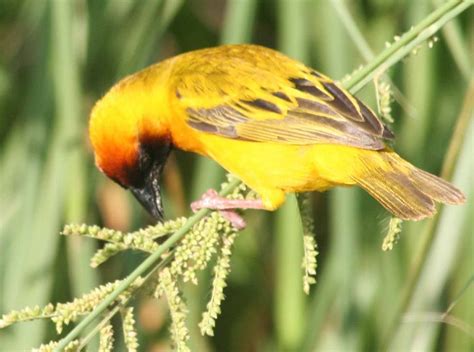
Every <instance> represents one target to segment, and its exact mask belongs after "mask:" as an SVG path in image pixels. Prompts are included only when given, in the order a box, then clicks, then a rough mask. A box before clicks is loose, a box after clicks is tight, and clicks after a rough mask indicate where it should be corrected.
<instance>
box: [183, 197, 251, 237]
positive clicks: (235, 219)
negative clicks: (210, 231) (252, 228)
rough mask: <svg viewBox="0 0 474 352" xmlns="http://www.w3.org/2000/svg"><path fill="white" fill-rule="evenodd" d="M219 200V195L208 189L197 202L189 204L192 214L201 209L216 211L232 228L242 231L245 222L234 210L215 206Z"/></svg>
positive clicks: (220, 198)
mask: <svg viewBox="0 0 474 352" xmlns="http://www.w3.org/2000/svg"><path fill="white" fill-rule="evenodd" d="M220 200H222V197H221V196H220V195H219V193H217V192H216V191H215V190H213V189H209V190H207V191H206V192H205V193H204V194H203V195H202V196H201V198H200V199H199V200H197V201H194V202H192V203H191V209H192V211H193V212H197V211H199V210H201V209H203V208H208V209H215V210H218V211H219V213H220V214H221V215H222V216H223V217H224V218H225V219H226V220H228V221H229V222H230V223H231V224H232V226H233V227H234V228H236V229H237V230H242V229H244V228H245V227H246V226H247V224H246V223H245V220H244V219H243V218H242V217H241V216H240V215H239V214H237V212H236V211H234V210H231V209H225V208H223V207H221V208H220V207H219V206H218V204H217V203H218V202H219V201H220Z"/></svg>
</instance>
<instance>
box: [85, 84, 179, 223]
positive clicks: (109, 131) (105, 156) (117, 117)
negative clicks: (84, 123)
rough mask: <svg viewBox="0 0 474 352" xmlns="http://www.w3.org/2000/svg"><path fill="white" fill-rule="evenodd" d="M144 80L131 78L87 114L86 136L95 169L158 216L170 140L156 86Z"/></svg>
mask: <svg viewBox="0 0 474 352" xmlns="http://www.w3.org/2000/svg"><path fill="white" fill-rule="evenodd" d="M145 78H146V77H145ZM146 81H147V80H146V79H143V77H140V76H138V77H134V76H131V77H129V78H128V79H125V80H123V81H122V82H119V83H118V84H117V85H116V86H115V87H113V88H112V89H111V90H110V91H109V92H108V93H107V94H106V95H105V96H104V97H103V98H102V99H101V100H99V101H98V102H97V103H96V105H95V106H94V108H93V110H92V113H91V117H90V121H89V137H90V140H91V143H92V147H93V149H94V155H95V161H96V165H97V167H98V168H99V169H100V170H101V171H102V172H103V173H105V174H106V175H107V176H108V177H110V178H111V179H112V180H114V181H115V182H117V183H118V184H120V185H121V186H122V187H124V188H126V189H129V190H130V191H131V192H132V193H133V195H134V196H135V197H136V198H137V200H138V201H139V202H140V203H141V204H142V205H143V207H144V208H145V209H146V210H147V211H148V212H149V213H150V214H151V215H152V216H153V217H154V218H156V219H158V220H161V219H162V218H163V207H162V200H161V189H160V177H161V173H162V171H163V167H164V165H165V162H166V159H167V157H168V154H169V152H170V150H171V139H170V137H169V130H168V128H167V125H166V122H165V120H164V118H163V117H160V116H158V115H157V114H158V112H159V111H160V110H159V109H158V107H159V106H157V105H159V102H160V98H159V90H156V89H154V88H153V87H150V86H146V84H147V82H146Z"/></svg>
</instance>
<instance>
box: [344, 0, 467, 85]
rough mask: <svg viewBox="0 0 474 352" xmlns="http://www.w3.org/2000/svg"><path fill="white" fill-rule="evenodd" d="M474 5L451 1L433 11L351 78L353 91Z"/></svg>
mask: <svg viewBox="0 0 474 352" xmlns="http://www.w3.org/2000/svg"><path fill="white" fill-rule="evenodd" d="M473 3H474V0H464V1H463V0H451V1H448V2H446V3H445V4H444V5H443V6H441V7H440V8H438V9H437V10H435V11H433V12H432V13H431V14H430V15H429V16H427V17H426V18H425V19H424V20H422V21H421V22H420V23H419V24H417V25H416V26H414V27H413V28H412V29H411V30H409V31H408V32H406V33H405V34H404V35H402V36H401V38H400V40H398V41H396V42H395V43H393V44H392V45H391V46H390V47H389V48H387V49H385V50H384V51H382V53H381V54H380V55H378V56H377V57H376V58H375V59H374V60H373V61H372V62H370V63H369V64H368V65H367V66H366V67H364V69H363V70H360V71H357V72H356V73H354V75H353V76H352V77H351V83H352V87H351V88H353V89H355V90H356V91H357V90H359V89H361V88H362V87H363V86H364V85H366V84H367V83H368V82H369V81H370V80H371V79H372V77H373V75H372V76H368V75H367V73H368V72H371V73H373V72H384V71H386V70H387V69H388V68H389V67H390V66H392V65H393V64H394V63H396V62H398V61H400V60H401V59H402V58H403V57H404V56H406V55H407V54H409V53H410V52H411V51H412V50H413V49H415V48H416V47H417V46H418V45H419V44H421V43H423V42H424V41H425V40H427V39H428V38H430V37H431V36H433V35H434V34H435V33H436V32H437V31H438V30H439V29H440V28H441V27H442V26H443V25H444V24H445V23H446V22H448V21H449V20H451V19H452V18H454V17H456V16H458V15H459V14H460V13H462V12H463V11H464V10H466V9H467V8H468V7H469V6H471V5H472V4H473Z"/></svg>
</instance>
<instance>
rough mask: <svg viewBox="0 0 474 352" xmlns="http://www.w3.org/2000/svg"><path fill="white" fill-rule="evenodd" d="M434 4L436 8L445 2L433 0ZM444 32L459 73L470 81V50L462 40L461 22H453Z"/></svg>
mask: <svg viewBox="0 0 474 352" xmlns="http://www.w3.org/2000/svg"><path fill="white" fill-rule="evenodd" d="M433 2H434V3H435V4H436V6H440V5H441V4H442V3H443V0H433ZM442 32H443V36H444V37H445V39H446V44H447V45H448V47H449V50H450V51H451V54H452V55H453V58H454V61H455V62H456V65H458V67H459V71H460V72H461V74H462V76H463V78H464V79H465V80H466V81H469V79H470V78H471V73H472V68H471V67H472V64H471V57H470V55H469V49H468V48H467V47H466V44H465V41H464V40H463V38H462V32H461V28H460V24H459V21H457V20H453V21H451V22H450V23H448V24H447V25H446V26H444V27H443V30H442ZM466 42H467V41H466Z"/></svg>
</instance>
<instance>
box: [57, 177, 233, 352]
mask: <svg viewBox="0 0 474 352" xmlns="http://www.w3.org/2000/svg"><path fill="white" fill-rule="evenodd" d="M239 184H240V181H239V180H232V181H231V182H229V184H228V185H227V187H226V188H225V189H224V190H223V191H222V192H220V195H221V196H226V195H228V194H229V193H231V192H232V191H233V190H234V189H235V188H236V187H237V186H238V185H239ZM210 212H211V210H210V209H201V210H200V211H198V212H197V213H196V214H194V215H193V216H191V217H190V218H189V219H188V221H187V222H186V223H185V224H184V225H183V227H182V228H181V229H179V230H178V231H176V232H175V233H174V234H173V235H171V236H170V237H169V238H168V239H167V240H166V241H165V242H163V243H162V244H161V245H160V247H159V248H158V250H157V251H156V252H155V253H153V254H151V255H150V256H149V257H148V258H147V259H145V260H144V261H143V262H142V263H141V264H140V265H139V266H138V267H137V268H136V269H135V270H134V271H133V272H132V273H131V274H130V275H129V276H127V278H125V279H124V280H123V281H122V283H121V284H120V285H119V286H118V287H117V288H116V289H115V290H114V291H113V292H112V293H111V294H110V295H109V296H108V297H107V298H106V299H104V300H103V301H102V302H101V303H100V304H99V305H98V306H97V307H96V308H95V309H94V311H93V312H91V313H90V314H89V315H88V316H87V317H86V318H84V320H82V321H81V322H80V323H79V324H78V325H77V326H76V327H75V328H74V329H73V330H71V332H70V333H69V334H68V335H67V336H66V337H65V338H64V339H62V340H61V341H59V344H58V346H57V347H56V348H55V349H54V351H61V350H62V349H64V347H66V346H67V344H68V343H70V342H71V341H73V340H74V339H77V338H78V337H79V334H80V333H81V332H82V330H83V329H84V328H85V327H86V326H88V325H89V324H90V323H91V322H92V321H94V320H95V319H96V318H97V317H98V316H99V315H100V314H101V313H102V312H103V311H105V310H106V309H107V308H108V307H109V306H110V305H111V304H112V303H113V302H114V301H115V299H116V298H117V297H118V296H119V295H120V294H121V293H122V292H123V291H125V290H126V289H127V288H128V287H129V286H130V285H131V284H132V283H133V282H134V281H135V280H136V279H137V278H138V277H139V276H141V275H142V274H144V273H145V272H147V271H148V270H150V268H152V267H153V265H154V264H155V263H156V262H157V261H158V260H159V259H160V258H161V256H162V255H163V254H164V253H165V252H166V251H167V250H168V249H170V248H171V247H172V246H173V245H175V244H176V243H177V242H178V241H179V240H180V239H182V238H183V237H184V235H186V233H187V232H188V231H189V230H190V229H191V228H192V227H193V226H194V225H195V224H197V223H198V222H199V221H200V220H202V219H203V218H205V217H206V216H207V215H209V213H210Z"/></svg>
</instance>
